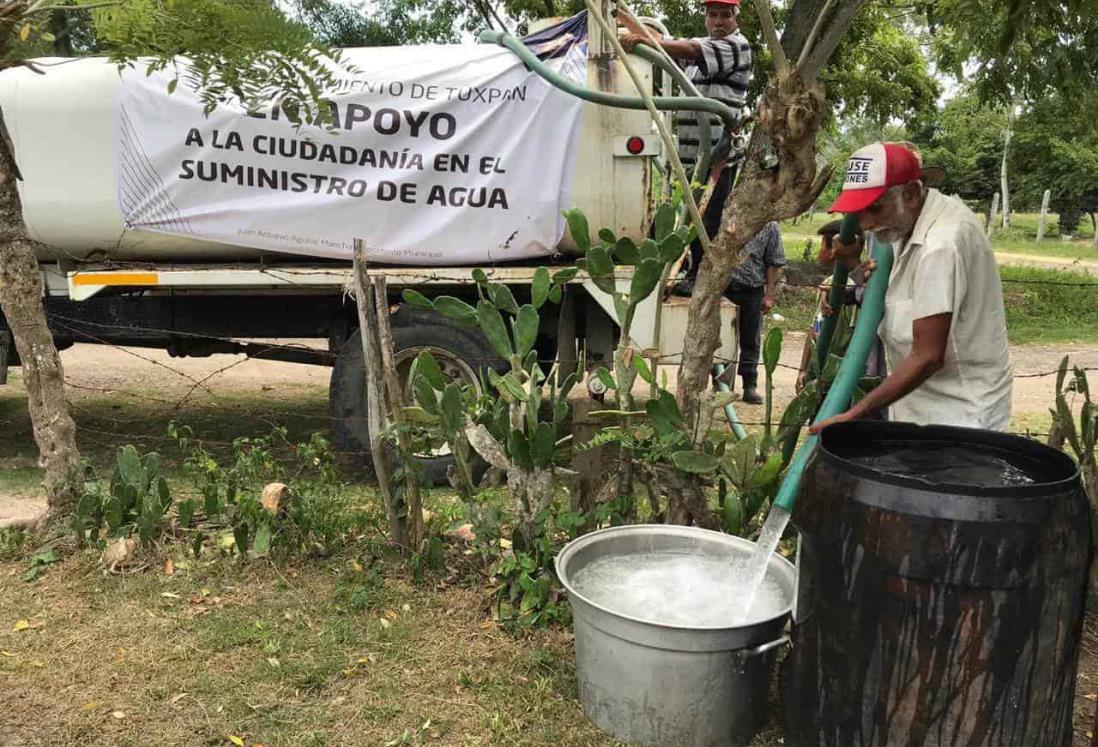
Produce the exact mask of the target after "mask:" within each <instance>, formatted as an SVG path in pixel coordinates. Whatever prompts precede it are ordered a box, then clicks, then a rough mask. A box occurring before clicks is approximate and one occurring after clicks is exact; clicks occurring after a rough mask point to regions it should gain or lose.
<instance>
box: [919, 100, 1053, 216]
mask: <svg viewBox="0 0 1098 747" xmlns="http://www.w3.org/2000/svg"><path fill="white" fill-rule="evenodd" d="M1005 126H1006V114H1005V113H1004V112H1003V109H1002V107H1000V106H997V105H994V104H988V103H985V102H983V101H981V100H980V98H979V96H977V95H976V93H975V92H973V91H969V92H966V93H964V94H963V95H961V96H957V97H956V98H953V99H951V100H950V101H949V102H948V103H947V104H946V105H945V107H944V108H943V110H942V113H941V116H940V117H938V118H937V122H936V123H932V124H931V125H930V126H924V127H922V128H920V129H919V130H916V131H915V132H914V133H913V136H912V140H913V141H914V142H915V143H916V144H917V145H919V146H920V148H921V149H922V153H923V161H924V162H925V163H927V164H931V165H934V166H941V167H942V168H944V169H945V172H946V175H945V180H944V181H943V182H942V184H941V186H940V189H942V191H944V192H946V193H948V194H955V195H959V196H960V197H962V198H963V199H966V200H979V201H981V202H990V200H991V198H992V195H994V194H995V193H996V192H997V191H998V190H999V177H1000V174H999V169H1000V161H1001V159H1002V156H1003V135H1002V133H1003V128H1004V127H1005ZM1038 201H1040V199H1039V198H1038Z"/></svg>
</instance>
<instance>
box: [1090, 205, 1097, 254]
mask: <svg viewBox="0 0 1098 747" xmlns="http://www.w3.org/2000/svg"><path fill="white" fill-rule="evenodd" d="M1090 224H1091V225H1092V226H1094V250H1095V251H1098V213H1091V214H1090Z"/></svg>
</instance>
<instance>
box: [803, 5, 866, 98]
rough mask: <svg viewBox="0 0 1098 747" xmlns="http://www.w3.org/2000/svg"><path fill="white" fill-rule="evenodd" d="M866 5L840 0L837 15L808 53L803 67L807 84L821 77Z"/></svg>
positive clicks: (833, 16)
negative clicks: (821, 72)
mask: <svg viewBox="0 0 1098 747" xmlns="http://www.w3.org/2000/svg"><path fill="white" fill-rule="evenodd" d="M865 3H866V0H839V3H838V4H837V5H836V7H835V13H834V14H833V15H832V17H831V23H829V24H827V28H826V30H825V31H824V32H823V35H822V36H821V37H820V40H819V41H818V42H817V43H816V44H815V46H814V47H813V48H812V50H811V51H810V52H809V53H808V59H807V60H806V61H805V63H804V65H803V66H801V75H802V76H804V79H805V81H806V82H807V81H813V80H815V79H816V78H817V76H819V74H820V71H821V70H823V68H824V65H826V64H827V61H828V60H830V59H831V55H832V54H833V53H834V52H835V48H836V47H838V46H839V42H840V41H841V40H842V38H843V36H844V35H845V34H846V32H847V31H849V30H850V27H851V26H852V25H853V23H854V18H855V16H857V15H858V11H859V10H861V9H862V6H863V5H865Z"/></svg>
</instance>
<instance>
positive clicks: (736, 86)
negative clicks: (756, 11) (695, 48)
mask: <svg viewBox="0 0 1098 747" xmlns="http://www.w3.org/2000/svg"><path fill="white" fill-rule="evenodd" d="M694 41H695V42H697V43H698V45H699V46H700V47H701V52H702V58H701V60H699V61H698V62H697V63H691V64H690V65H688V66H687V67H686V75H687V77H688V78H690V80H691V81H692V82H693V83H694V85H695V86H697V87H698V92H699V93H701V95H703V96H708V97H710V98H714V99H717V100H718V101H721V102H723V103H725V104H727V105H728V106H730V107H732V110H733V111H735V112H736V113H737V114H742V113H743V108H744V105H745V102H746V99H747V89H748V87H749V86H750V85H751V45H750V44H748V43H747V39H746V38H745V37H744V35H743V34H741V33H740V32H739V31H734V32H732V33H731V34H729V35H728V36H726V37H724V38H723V39H711V38H709V37H705V38H701V39H694ZM698 114H699V112H691V111H685V112H681V113H680V115H679V117H678V125H679V128H678V131H679V158H680V159H682V165H683V166H684V167H686V171H687V173H692V171H693V169H694V164H695V163H697V160H698V120H697V117H698ZM709 117H710V119H711V120H712V123H713V124H712V125H711V127H710V137H711V138H712V141H713V142H712V145H716V144H717V141H718V140H719V139H720V137H721V132H722V128H723V126H724V125H723V123H722V122H721V120H720V119H719V118H718V117H716V116H714V115H709ZM703 178H704V175H703Z"/></svg>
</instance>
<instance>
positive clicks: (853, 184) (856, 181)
mask: <svg viewBox="0 0 1098 747" xmlns="http://www.w3.org/2000/svg"><path fill="white" fill-rule="evenodd" d="M922 177H923V169H922V164H921V162H920V159H919V156H917V155H916V154H915V153H913V152H912V151H911V150H909V149H907V148H905V147H904V146H902V145H898V144H897V143H873V145H867V146H865V147H864V148H862V149H860V150H856V151H854V154H853V155H852V156H850V161H849V162H848V163H847V165H846V179H845V180H844V181H843V191H842V193H841V194H839V199H837V200H835V204H833V205H832V206H831V207H830V208H828V210H827V212H829V213H857V212H860V211H862V210H865V209H866V208H867V207H869V206H870V205H871V204H873V203H874V202H875V201H876V200H877V199H878V198H879V197H880V196H881V195H883V194H884V193H885V192H887V191H888V188H889V187H895V186H896V185H898V184H907V183H908V182H912V181H915V180H916V179H921V178H922Z"/></svg>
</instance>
